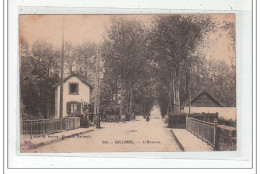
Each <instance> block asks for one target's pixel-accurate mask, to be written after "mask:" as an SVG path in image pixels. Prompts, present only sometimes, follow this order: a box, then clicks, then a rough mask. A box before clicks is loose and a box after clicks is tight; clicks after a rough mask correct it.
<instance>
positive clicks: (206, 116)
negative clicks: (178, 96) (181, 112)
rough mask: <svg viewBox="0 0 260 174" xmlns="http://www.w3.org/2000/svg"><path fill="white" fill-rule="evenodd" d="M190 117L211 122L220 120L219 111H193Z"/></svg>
mask: <svg viewBox="0 0 260 174" xmlns="http://www.w3.org/2000/svg"><path fill="white" fill-rule="evenodd" d="M187 116H188V117H191V118H194V119H197V120H201V121H206V122H210V123H214V122H215V121H217V120H218V113H205V112H202V113H193V114H188V115H187Z"/></svg>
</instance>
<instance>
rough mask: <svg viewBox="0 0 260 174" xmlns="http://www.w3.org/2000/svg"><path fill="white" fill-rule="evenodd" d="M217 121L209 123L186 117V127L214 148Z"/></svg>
mask: <svg viewBox="0 0 260 174" xmlns="http://www.w3.org/2000/svg"><path fill="white" fill-rule="evenodd" d="M216 127H217V122H214V123H211V122H206V121H202V120H198V119H195V118H191V117H186V129H187V130H188V131H190V132H191V133H193V134H194V135H196V136H197V137H199V138H200V139H201V140H202V141H205V142H206V143H208V144H209V145H211V146H213V147H214V148H215V145H216V142H215V141H216Z"/></svg>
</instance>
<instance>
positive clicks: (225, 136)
mask: <svg viewBox="0 0 260 174" xmlns="http://www.w3.org/2000/svg"><path fill="white" fill-rule="evenodd" d="M236 133H237V131H236V128H235V127H230V126H225V125H218V126H217V129H216V150H218V151H235V150H236V148H237V139H236Z"/></svg>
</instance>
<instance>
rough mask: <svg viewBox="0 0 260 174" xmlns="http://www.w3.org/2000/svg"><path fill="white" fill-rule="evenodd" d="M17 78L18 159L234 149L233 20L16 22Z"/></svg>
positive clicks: (220, 16)
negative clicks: (40, 155)
mask: <svg viewBox="0 0 260 174" xmlns="http://www.w3.org/2000/svg"><path fill="white" fill-rule="evenodd" d="M19 80H20V81H19V101H20V103H19V104H20V120H19V123H20V124H19V140H20V144H19V145H20V148H19V149H20V153H91V152H214V151H236V150H237V110H236V94H237V92H236V15H235V14H233V13H202V14H196V13H195V14H188V13H187V14H153V15H150V14H145V15H144V14H142V15H141V14H139V15H137V14H136V15H134V14H131V15H130V14H128V15H120V14H118V15H111V14H107V15H105V14H102V15H101V14H99V15H98V14H96V15H94V14H92V15H90V14H80V15H79V14H77V15H72V14H70V15H53V14H52V15H47V14H46V15H33V14H30V15H29V14H28V15H25V14H23V15H19ZM17 138H18V137H17Z"/></svg>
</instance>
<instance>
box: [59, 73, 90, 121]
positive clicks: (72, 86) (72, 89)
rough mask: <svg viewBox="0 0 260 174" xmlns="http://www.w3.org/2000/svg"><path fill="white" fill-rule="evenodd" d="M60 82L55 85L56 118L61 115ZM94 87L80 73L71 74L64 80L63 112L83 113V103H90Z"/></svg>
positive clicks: (68, 113)
mask: <svg viewBox="0 0 260 174" xmlns="http://www.w3.org/2000/svg"><path fill="white" fill-rule="evenodd" d="M60 84H61V82H59V83H57V84H55V85H54V87H55V118H59V115H60ZM92 89H93V87H92V86H91V85H90V83H89V82H87V81H86V80H84V79H82V78H81V77H80V76H78V75H75V74H74V75H69V76H67V77H66V78H64V80H63V114H62V117H65V116H67V115H70V114H72V113H82V105H83V104H90V102H91V91H92Z"/></svg>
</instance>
